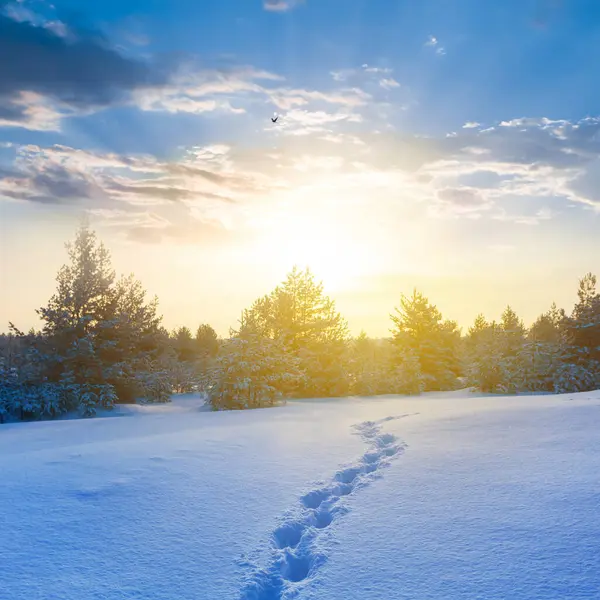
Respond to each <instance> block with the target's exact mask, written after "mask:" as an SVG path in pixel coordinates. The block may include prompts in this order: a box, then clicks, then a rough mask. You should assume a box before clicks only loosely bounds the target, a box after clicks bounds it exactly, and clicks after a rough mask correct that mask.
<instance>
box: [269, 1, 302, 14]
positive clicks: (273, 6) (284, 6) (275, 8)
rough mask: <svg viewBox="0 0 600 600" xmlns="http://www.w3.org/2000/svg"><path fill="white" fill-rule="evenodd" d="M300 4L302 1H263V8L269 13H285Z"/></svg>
mask: <svg viewBox="0 0 600 600" xmlns="http://www.w3.org/2000/svg"><path fill="white" fill-rule="evenodd" d="M301 3H302V0H264V1H263V7H264V9H265V10H268V11H271V12H286V11H288V10H291V9H292V8H295V7H296V6H298V5H299V4H301Z"/></svg>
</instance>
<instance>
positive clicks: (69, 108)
mask: <svg viewBox="0 0 600 600" xmlns="http://www.w3.org/2000/svg"><path fill="white" fill-rule="evenodd" d="M0 55H1V56H4V57H10V60H2V61H0V112H1V113H4V114H3V115H2V116H0V118H1V124H2V125H4V126H7V125H8V126H22V127H27V128H30V129H36V130H53V129H57V128H58V122H59V121H60V118H61V117H64V116H68V115H70V114H73V113H85V112H86V111H90V110H97V109H99V108H104V107H107V106H110V105H114V104H118V103H121V102H123V101H124V100H125V99H126V98H127V97H128V96H129V94H130V93H131V92H133V91H135V90H140V89H144V88H150V87H153V86H159V85H165V84H166V82H167V79H168V69H167V68H166V65H165V66H164V67H159V66H158V65H157V64H152V63H149V62H145V61H142V60H137V59H133V58H129V57H125V56H123V55H122V54H120V53H119V52H117V51H116V50H115V49H114V48H112V47H111V46H110V44H109V43H108V41H107V40H106V39H104V37H103V36H101V35H100V34H99V33H97V32H89V31H80V30H77V29H74V28H70V27H68V26H67V25H66V24H64V23H62V22H59V21H48V20H44V19H43V18H42V17H39V16H37V15H34V14H33V13H30V12H29V11H27V10H26V9H24V8H23V7H21V6H19V5H9V6H8V7H5V10H3V11H0Z"/></svg>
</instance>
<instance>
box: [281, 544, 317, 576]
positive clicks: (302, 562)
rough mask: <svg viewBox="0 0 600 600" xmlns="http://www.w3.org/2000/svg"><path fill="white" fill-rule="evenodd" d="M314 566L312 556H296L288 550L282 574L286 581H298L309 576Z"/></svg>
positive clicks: (282, 566)
mask: <svg viewBox="0 0 600 600" xmlns="http://www.w3.org/2000/svg"><path fill="white" fill-rule="evenodd" d="M312 566H313V557H312V556H295V555H294V554H292V553H289V552H288V553H286V555H285V557H284V560H283V562H282V565H281V576H282V577H283V579H284V580H285V581H292V582H294V583H298V582H299V581H303V580H304V579H306V578H307V577H308V575H309V573H310V571H311V568H312Z"/></svg>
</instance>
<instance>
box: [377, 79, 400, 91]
mask: <svg viewBox="0 0 600 600" xmlns="http://www.w3.org/2000/svg"><path fill="white" fill-rule="evenodd" d="M379 85H380V86H381V87H382V88H383V89H386V90H391V89H394V88H399V87H400V84H399V83H398V82H397V81H396V80H395V79H393V78H392V77H388V78H384V79H381V80H380V81H379Z"/></svg>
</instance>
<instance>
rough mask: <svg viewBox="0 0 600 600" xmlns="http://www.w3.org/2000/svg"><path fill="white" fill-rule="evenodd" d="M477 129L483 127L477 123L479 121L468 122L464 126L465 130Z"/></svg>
mask: <svg viewBox="0 0 600 600" xmlns="http://www.w3.org/2000/svg"><path fill="white" fill-rule="evenodd" d="M477 127H481V123H477V121H467V122H466V123H465V124H464V125H463V129H476V128H477Z"/></svg>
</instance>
